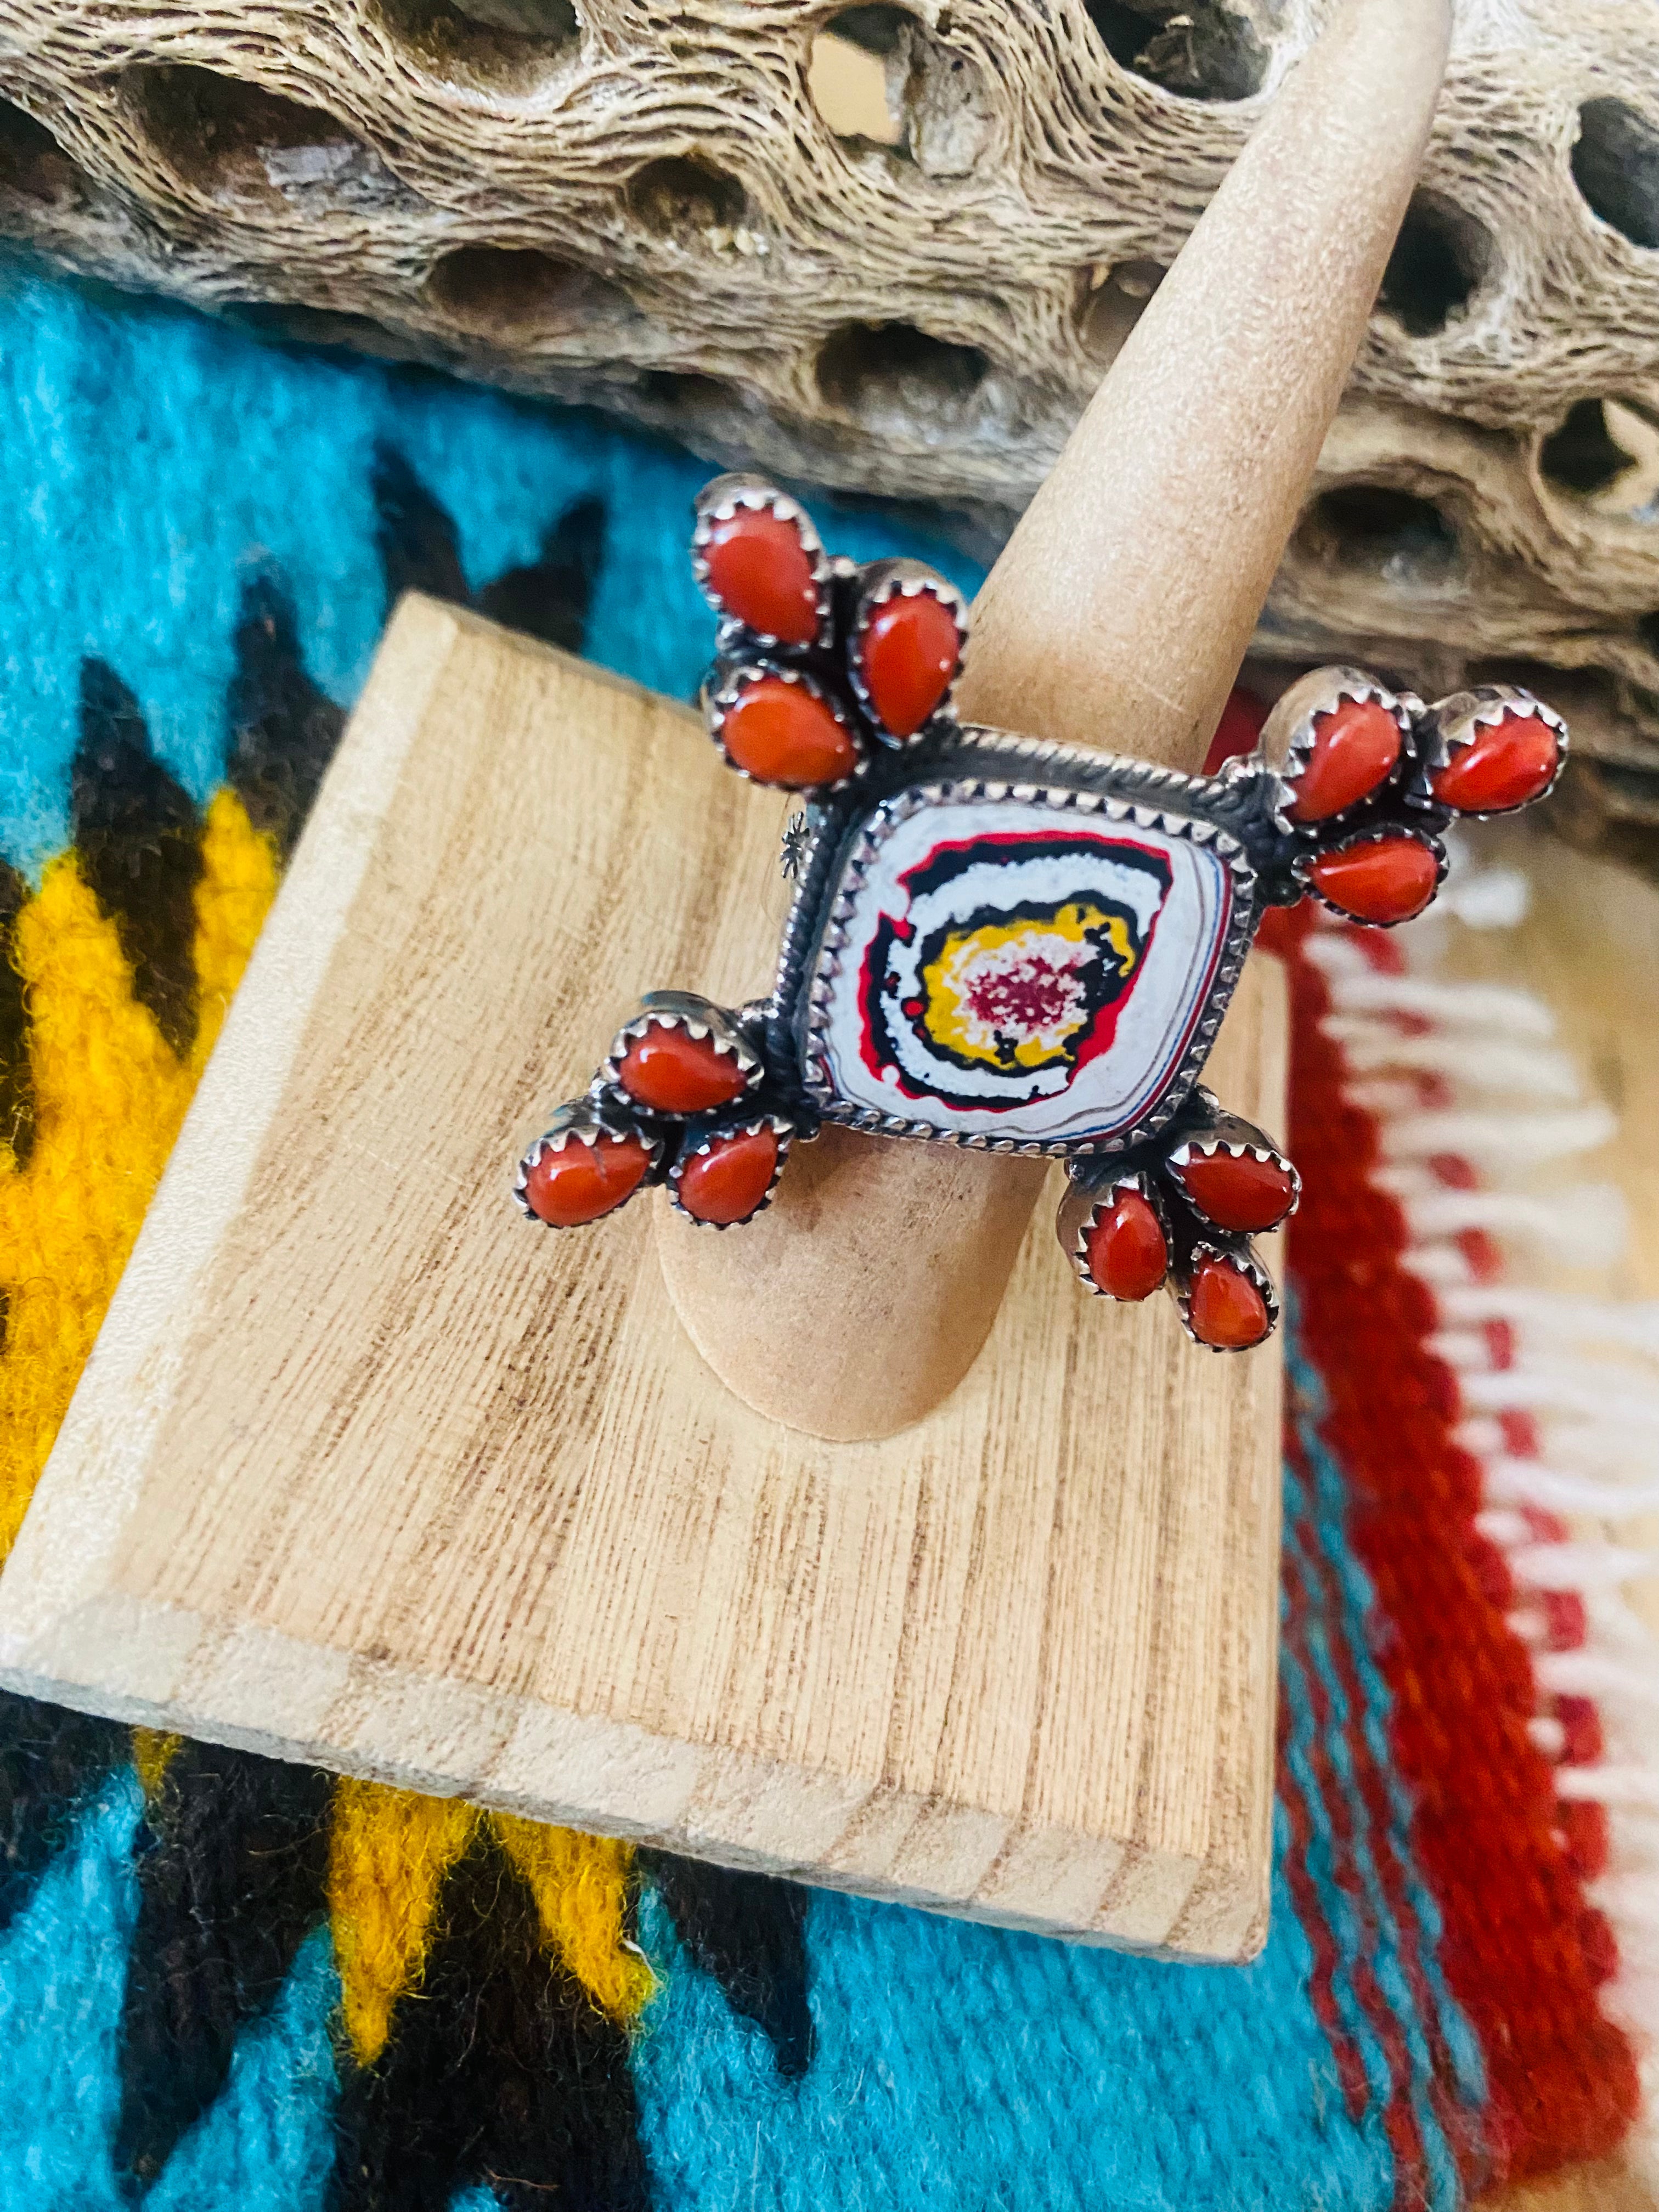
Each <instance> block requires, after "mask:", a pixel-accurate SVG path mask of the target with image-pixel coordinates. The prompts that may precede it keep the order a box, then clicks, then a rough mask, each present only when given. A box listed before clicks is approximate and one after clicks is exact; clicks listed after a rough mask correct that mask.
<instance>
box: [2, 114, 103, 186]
mask: <svg viewBox="0 0 1659 2212" xmlns="http://www.w3.org/2000/svg"><path fill="white" fill-rule="evenodd" d="M84 187H85V180H84V179H83V178H82V174H81V172H80V170H79V169H77V168H76V166H75V164H74V162H73V161H70V157H69V155H67V154H66V153H65V152H64V149H63V148H62V147H61V146H60V145H59V144H58V141H57V140H56V139H55V138H54V137H52V133H51V131H48V130H47V128H46V125H45V124H44V123H37V122H36V121H35V119H34V118H33V116H32V115H31V114H29V112H27V109H25V108H21V107H14V106H12V104H11V102H10V101H9V100H0V197H9V198H15V199H21V200H34V201H38V202H40V203H41V204H45V205H47V206H50V205H51V204H52V202H53V201H54V200H64V199H70V198H75V197H80V195H81V194H82V191H83V190H84Z"/></svg>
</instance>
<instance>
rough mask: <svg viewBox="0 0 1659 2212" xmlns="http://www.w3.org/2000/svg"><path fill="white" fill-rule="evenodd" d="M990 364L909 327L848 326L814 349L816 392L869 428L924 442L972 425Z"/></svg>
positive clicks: (973, 350) (974, 350) (975, 352)
mask: <svg viewBox="0 0 1659 2212" xmlns="http://www.w3.org/2000/svg"><path fill="white" fill-rule="evenodd" d="M989 367H990V364H989V362H987V360H986V358H985V356H984V355H983V354H982V353H981V351H980V349H979V348H978V347H977V346H968V345H957V344H955V343H952V342H951V340H950V339H948V338H936V337H932V336H931V335H930V334H929V333H928V332H927V331H920V330H918V329H917V328H916V327H915V324H914V323H848V324H846V325H843V326H842V329H840V330H838V331H831V333H830V335H829V337H827V338H826V339H825V340H824V342H823V345H822V346H821V347H820V349H819V350H818V359H817V380H818V390H819V391H820V392H822V394H823V398H824V399H825V400H826V402H827V403H828V404H829V405H830V406H831V407H837V408H840V409H842V410H843V411H844V412H845V413H847V414H848V415H852V416H855V417H856V418H857V419H858V420H859V421H860V422H862V423H864V424H865V425H866V428H872V429H876V428H884V429H894V430H899V431H902V433H903V434H904V435H905V437H906V439H907V441H910V442H914V441H916V440H917V439H921V440H922V441H927V440H928V439H930V438H933V437H935V436H938V435H942V434H943V435H948V434H951V433H954V432H957V431H960V430H961V429H963V428H964V427H965V426H966V425H967V424H969V422H971V421H972V419H973V418H974V416H975V414H976V413H977V411H978V403H979V400H980V398H981V391H982V388H983V386H984V383H985V379H986V375H987V371H988V369H989Z"/></svg>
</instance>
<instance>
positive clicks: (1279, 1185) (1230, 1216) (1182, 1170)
mask: <svg viewBox="0 0 1659 2212" xmlns="http://www.w3.org/2000/svg"><path fill="white" fill-rule="evenodd" d="M1171 1172H1172V1173H1173V1174H1174V1175H1176V1176H1177V1177H1178V1178H1179V1180H1180V1182H1181V1184H1182V1188H1183V1189H1184V1190H1185V1191H1186V1192H1187V1194H1188V1196H1189V1197H1190V1198H1191V1200H1192V1201H1193V1203H1194V1205H1195V1206H1197V1208H1198V1210H1199V1212H1200V1213H1202V1214H1204V1215H1205V1216H1206V1218H1208V1219H1209V1220H1211V1221H1213V1222H1214V1224H1215V1225H1216V1226H1217V1228H1218V1229H1238V1230H1243V1231H1245V1232H1246V1233H1247V1234H1249V1233H1253V1232H1255V1231H1260V1230H1263V1229H1276V1228H1277V1227H1278V1226H1279V1223H1280V1222H1281V1221H1282V1220H1283V1219H1284V1218H1285V1215H1286V1214H1287V1213H1288V1212H1290V1210H1291V1200H1292V1199H1294V1197H1295V1196H1296V1182H1295V1180H1294V1178H1293V1177H1292V1176H1291V1174H1290V1172H1289V1170H1287V1169H1285V1168H1283V1167H1281V1166H1280V1165H1279V1163H1278V1161H1276V1160H1259V1159H1257V1158H1255V1156H1254V1154H1252V1153H1249V1152H1239V1153H1235V1152H1194V1153H1192V1154H1191V1155H1190V1156H1189V1158H1187V1159H1185V1160H1183V1161H1182V1162H1181V1164H1180V1165H1179V1166H1172V1169H1171Z"/></svg>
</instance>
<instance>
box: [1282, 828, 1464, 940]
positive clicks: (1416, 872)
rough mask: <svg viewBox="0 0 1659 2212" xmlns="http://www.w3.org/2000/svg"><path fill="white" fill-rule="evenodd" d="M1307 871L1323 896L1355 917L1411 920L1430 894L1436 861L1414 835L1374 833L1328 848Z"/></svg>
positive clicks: (1436, 877) (1437, 870)
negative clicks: (1363, 842) (1371, 836)
mask: <svg viewBox="0 0 1659 2212" xmlns="http://www.w3.org/2000/svg"><path fill="white" fill-rule="evenodd" d="M1308 873H1309V874H1310V876H1311V877H1312V878H1313V882H1314V887H1315V889H1316V890H1318V892H1319V893H1320V895H1321V896H1322V897H1324V898H1328V900H1329V901H1330V902H1331V904H1332V905H1333V906H1334V907H1340V908H1341V910H1342V912H1343V913H1344V914H1350V915H1352V916H1353V918H1354V920H1355V921H1410V920H1411V918H1412V916H1413V915H1414V914H1421V913H1422V911H1423V909H1424V908H1425V906H1426V905H1427V904H1428V902H1429V901H1430V900H1431V898H1432V897H1433V896H1434V889H1435V885H1436V884H1437V883H1438V882H1439V880H1440V866H1439V863H1438V861H1437V860H1436V859H1435V856H1434V854H1433V852H1432V851H1431V849H1430V848H1429V847H1428V846H1427V845H1425V844H1424V843H1423V842H1422V841H1421V839H1419V838H1417V837H1378V838H1376V839H1374V840H1373V841H1372V842H1370V844H1366V845H1349V846H1346V847H1345V848H1343V849H1342V850H1341V851H1340V852H1336V853H1326V854H1322V857H1321V858H1320V859H1318V860H1316V861H1315V862H1314V864H1313V866H1312V867H1311V868H1310V869H1309V871H1308Z"/></svg>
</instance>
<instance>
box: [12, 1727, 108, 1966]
mask: <svg viewBox="0 0 1659 2212" xmlns="http://www.w3.org/2000/svg"><path fill="white" fill-rule="evenodd" d="M127 1741H128V1739H127V1732H126V1730H125V1729H124V1728H118V1727H117V1726H116V1725H115V1723H113V1722H112V1721H96V1720H89V1719H88V1717H87V1716H86V1715H85V1714H84V1713H71V1712H67V1711H64V1708H63V1707H62V1706H61V1705H42V1704H41V1703H40V1700H39V1699H35V1698H19V1697H14V1696H13V1695H12V1694H11V1693H10V1692H9V1691H0V1929H5V1928H8V1927H9V1926H10V1924H11V1923H12V1921H13V1920H14V1919H15V1917H17V1915H18V1913H19V1912H21V1911H22V1909H23V1907H24V1906H25V1905H27V1903H28V1900H29V1899H30V1897H31V1896H32V1895H33V1890H34V1885H35V1883H36V1881H38V1880H39V1879H40V1875H42V1874H44V1873H45V1871H46V1868H47V1867H48V1866H49V1865H50V1864H51V1863H52V1860H53V1859H54V1858H55V1857H57V1855H58V1852H59V1851H60V1850H62V1849H63V1847H64V1844H66V1843H67V1842H68V1841H69V1836H70V1829H71V1828H72V1827H73V1826H74V1824H75V1816H76V1814H77V1813H78V1812H79V1811H80V1809H81V1807H82V1804H84V1802H86V1800H87V1798H88V1796H90V1795H91V1794H92V1792H93V1790H95V1789H96V1787H97V1786H98V1784H99V1783H100V1782H101V1781H102V1780H103V1778H104V1777H105V1776H106V1774H108V1773H109V1772H110V1771H112V1768H114V1767H115V1766H117V1765H119V1764H120V1763H121V1762H122V1761H124V1760H125V1758H126V1756H127Z"/></svg>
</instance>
